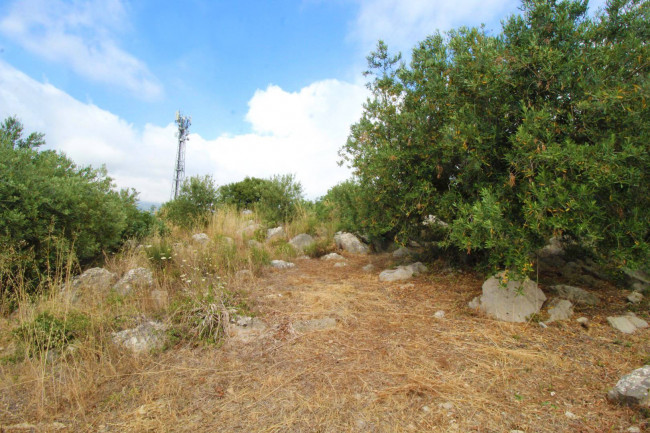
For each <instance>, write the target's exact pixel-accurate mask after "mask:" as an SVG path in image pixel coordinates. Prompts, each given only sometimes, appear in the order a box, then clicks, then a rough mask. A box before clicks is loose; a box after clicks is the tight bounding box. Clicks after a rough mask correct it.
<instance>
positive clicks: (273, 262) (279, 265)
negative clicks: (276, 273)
mask: <svg viewBox="0 0 650 433" xmlns="http://www.w3.org/2000/svg"><path fill="white" fill-rule="evenodd" d="M271 266H273V267H274V268H277V269H287V268H293V267H295V266H296V265H295V264H294V263H291V262H285V261H284V260H271Z"/></svg>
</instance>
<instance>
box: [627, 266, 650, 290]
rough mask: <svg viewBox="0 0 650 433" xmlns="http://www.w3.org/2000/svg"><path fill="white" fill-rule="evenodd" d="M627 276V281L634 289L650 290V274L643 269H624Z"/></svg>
mask: <svg viewBox="0 0 650 433" xmlns="http://www.w3.org/2000/svg"><path fill="white" fill-rule="evenodd" d="M623 272H624V273H625V276H626V277H627V283H628V285H629V286H630V288H632V290H638V291H646V290H650V275H648V273H647V272H645V271H643V270H641V269H636V270H632V269H627V268H626V269H623Z"/></svg>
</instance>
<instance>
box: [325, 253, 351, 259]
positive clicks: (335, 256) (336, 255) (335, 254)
mask: <svg viewBox="0 0 650 433" xmlns="http://www.w3.org/2000/svg"><path fill="white" fill-rule="evenodd" d="M320 259H321V260H345V257H343V256H342V255H340V254H337V253H329V254H326V255H324V256H323V257H321V258H320Z"/></svg>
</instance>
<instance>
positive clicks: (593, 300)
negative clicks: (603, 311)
mask: <svg viewBox="0 0 650 433" xmlns="http://www.w3.org/2000/svg"><path fill="white" fill-rule="evenodd" d="M549 290H550V291H551V293H554V294H555V295H556V296H557V297H558V298H562V299H567V300H569V301H572V302H575V303H576V304H579V305H592V306H593V305H598V304H599V303H600V299H599V298H598V296H596V295H594V294H593V293H589V292H588V291H586V290H584V289H581V288H579V287H573V286H566V285H564V284H560V285H557V286H551V287H549Z"/></svg>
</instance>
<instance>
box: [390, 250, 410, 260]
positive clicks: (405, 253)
mask: <svg viewBox="0 0 650 433" xmlns="http://www.w3.org/2000/svg"><path fill="white" fill-rule="evenodd" d="M410 256H411V250H410V249H408V248H406V247H400V248H399V249H397V250H395V251H393V258H395V259H403V258H405V257H410Z"/></svg>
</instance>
